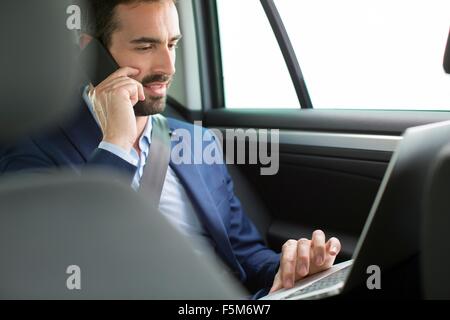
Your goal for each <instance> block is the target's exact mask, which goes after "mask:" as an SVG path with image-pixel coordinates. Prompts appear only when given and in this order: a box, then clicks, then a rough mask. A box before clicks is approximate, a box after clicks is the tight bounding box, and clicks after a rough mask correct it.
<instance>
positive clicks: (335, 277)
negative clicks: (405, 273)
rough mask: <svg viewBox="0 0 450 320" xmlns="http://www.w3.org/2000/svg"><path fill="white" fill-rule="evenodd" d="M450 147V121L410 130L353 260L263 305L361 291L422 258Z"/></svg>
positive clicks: (379, 192)
mask: <svg viewBox="0 0 450 320" xmlns="http://www.w3.org/2000/svg"><path fill="white" fill-rule="evenodd" d="M449 143H450V121H446V122H440V123H434V124H430V125H425V126H420V127H414V128H410V129H408V130H407V131H406V132H405V134H404V137H403V140H402V141H401V143H400V145H399V146H398V148H397V150H396V151H395V152H394V155H393V157H392V159H391V162H390V164H389V166H388V169H387V171H386V173H385V176H384V178H383V181H382V183H381V186H380V188H379V190H378V194H377V196H376V198H375V201H374V204H373V206H372V209H371V211H370V214H369V216H368V218H367V221H366V224H365V226H364V229H363V232H362V234H361V237H360V239H359V241H358V245H357V247H356V250H355V253H354V256H353V259H352V260H349V261H346V262H343V263H340V264H337V265H335V266H333V267H332V268H331V269H329V270H326V271H324V272H321V273H318V274H315V275H312V276H310V277H308V278H305V279H303V280H300V281H298V282H297V283H296V285H295V286H294V288H292V289H282V290H280V291H277V292H275V293H273V294H270V295H268V296H266V297H263V298H262V299H261V300H300V299H320V298H324V297H329V296H333V295H337V294H340V293H345V292H348V291H350V290H351V289H353V288H356V287H361V286H362V285H364V284H365V283H366V281H367V279H368V278H369V277H370V275H371V274H369V273H368V272H367V269H368V267H370V266H376V267H379V270H380V271H381V278H382V275H383V273H384V272H387V271H389V270H391V269H392V268H394V267H395V266H398V265H400V264H402V263H404V262H405V261H408V260H409V259H411V258H413V257H414V256H416V255H417V254H418V253H419V242H420V224H421V220H422V210H423V204H422V201H423V198H424V196H423V193H424V190H425V186H426V182H427V177H428V172H429V170H430V167H431V166H432V164H433V160H434V158H435V157H436V155H437V154H438V153H439V151H440V150H441V149H442V148H443V147H445V146H446V145H447V144H449Z"/></svg>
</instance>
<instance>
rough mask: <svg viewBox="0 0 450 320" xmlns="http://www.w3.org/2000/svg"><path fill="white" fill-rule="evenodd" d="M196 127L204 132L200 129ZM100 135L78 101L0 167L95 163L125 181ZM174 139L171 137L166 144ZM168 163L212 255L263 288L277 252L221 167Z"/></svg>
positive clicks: (124, 167)
mask: <svg viewBox="0 0 450 320" xmlns="http://www.w3.org/2000/svg"><path fill="white" fill-rule="evenodd" d="M168 121H169V126H170V129H171V130H172V131H175V130H177V129H185V130H187V131H189V132H190V134H191V137H194V126H193V125H191V124H188V123H185V122H181V121H178V120H175V119H171V118H169V119H168ZM197 130H198V127H197ZM201 130H202V132H203V133H205V130H206V129H204V128H202V129H201ZM101 140H102V133H101V130H100V128H99V127H98V125H97V123H96V122H95V120H94V118H93V117H92V115H91V113H90V111H89V110H88V108H87V106H86V105H85V103H84V102H82V104H81V107H80V110H79V112H78V114H77V115H76V116H75V117H74V120H73V121H71V122H70V123H68V124H65V125H61V126H58V127H57V128H54V129H52V130H48V132H47V133H45V134H40V135H38V136H34V137H30V138H27V139H25V140H24V141H22V142H20V143H18V144H16V145H14V146H9V147H7V148H5V149H4V150H3V155H2V157H1V159H0V172H2V173H6V172H17V171H24V170H33V171H39V170H45V169H48V168H55V167H65V168H67V167H68V168H72V169H73V170H75V171H77V172H82V170H83V168H85V167H91V168H92V167H95V166H101V167H109V168H112V169H114V170H118V171H121V172H122V173H125V175H126V176H127V177H128V178H129V182H130V185H131V181H132V180H133V177H134V175H135V172H136V169H137V168H136V167H134V166H133V165H131V164H129V163H128V162H126V161H124V160H122V159H121V158H119V157H117V156H115V155H114V154H112V153H110V152H108V151H105V150H102V149H98V148H97V147H98V145H99V143H100V142H101ZM178 143H179V142H175V141H173V142H172V148H173V147H174V146H175V145H176V144H178ZM182 143H185V142H182ZM210 143H211V142H210ZM203 148H205V145H203ZM192 156H194V153H193V152H192ZM170 166H171V168H172V169H173V170H174V171H175V173H176V174H177V176H178V178H179V179H180V181H181V183H182V184H183V186H184V187H185V189H186V191H187V193H188V195H189V197H190V199H191V200H192V202H193V204H194V207H195V209H196V212H197V215H198V217H199V219H200V221H201V222H202V223H203V225H204V226H205V229H206V230H207V232H208V233H209V235H210V236H211V238H212V240H213V242H214V245H215V250H216V252H217V254H218V255H219V256H220V257H221V258H222V260H223V261H224V262H225V263H226V264H227V265H228V267H229V268H230V269H231V270H232V272H234V273H235V274H236V276H237V277H238V278H239V279H240V281H241V282H242V283H243V284H245V285H246V286H247V287H248V288H252V289H253V290H254V289H256V288H267V287H269V286H270V285H271V284H272V281H273V278H274V276H275V274H276V272H277V269H278V265H279V255H278V254H276V253H275V252H273V251H272V250H270V249H268V248H267V247H266V246H265V245H264V243H263V241H262V239H261V237H260V235H259V234H258V231H257V229H256V228H255V226H254V224H253V223H252V222H251V221H250V220H249V219H248V218H247V216H246V215H245V213H244V212H243V210H242V207H241V204H240V202H239V200H238V198H237V197H236V196H235V194H234V192H233V182H232V180H231V178H230V176H229V174H228V172H227V169H226V166H225V165H223V164H214V165H207V164H196V165H190V164H181V165H176V164H174V163H173V162H171V163H170ZM253 290H252V291H253Z"/></svg>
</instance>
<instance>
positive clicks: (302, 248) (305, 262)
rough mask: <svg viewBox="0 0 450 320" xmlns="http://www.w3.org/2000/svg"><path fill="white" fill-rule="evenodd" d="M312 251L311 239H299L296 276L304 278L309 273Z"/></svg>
mask: <svg viewBox="0 0 450 320" xmlns="http://www.w3.org/2000/svg"><path fill="white" fill-rule="evenodd" d="M310 251H311V240H309V239H305V238H303V239H300V240H298V243H297V271H296V272H297V277H296V278H304V277H306V276H307V275H308V274H309V258H310Z"/></svg>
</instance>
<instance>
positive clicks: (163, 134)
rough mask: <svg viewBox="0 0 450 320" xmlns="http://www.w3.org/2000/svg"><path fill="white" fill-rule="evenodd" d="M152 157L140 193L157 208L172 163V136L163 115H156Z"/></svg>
mask: <svg viewBox="0 0 450 320" xmlns="http://www.w3.org/2000/svg"><path fill="white" fill-rule="evenodd" d="M152 118H153V127H152V141H151V143H150V155H149V156H148V158H147V162H146V164H145V167H144V172H143V174H142V178H141V182H140V188H139V192H140V193H141V194H143V195H144V196H145V197H146V198H147V199H148V200H149V201H150V203H152V204H154V205H155V206H156V208H158V207H159V202H160V200H161V194H162V189H163V186H164V181H165V180H166V173H167V168H168V167H169V162H170V151H171V143H170V135H171V132H170V130H169V124H168V122H167V119H166V118H165V117H164V116H162V115H159V114H157V115H154V116H152Z"/></svg>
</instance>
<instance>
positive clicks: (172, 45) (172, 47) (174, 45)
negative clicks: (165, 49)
mask: <svg viewBox="0 0 450 320" xmlns="http://www.w3.org/2000/svg"><path fill="white" fill-rule="evenodd" d="M169 49H170V50H175V49H178V45H177V44H169Z"/></svg>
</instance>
